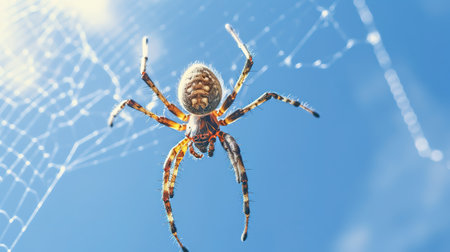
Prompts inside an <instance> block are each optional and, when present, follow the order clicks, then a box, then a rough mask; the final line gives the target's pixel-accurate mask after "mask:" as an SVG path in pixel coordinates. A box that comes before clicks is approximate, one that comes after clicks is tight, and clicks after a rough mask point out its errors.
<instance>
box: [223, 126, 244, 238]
mask: <svg viewBox="0 0 450 252" xmlns="http://www.w3.org/2000/svg"><path fill="white" fill-rule="evenodd" d="M219 141H220V143H221V144H222V147H223V148H224V149H225V151H226V152H227V154H228V158H229V159H230V161H231V164H232V165H233V168H234V171H235V173H236V181H237V182H238V183H242V194H243V198H244V214H245V226H244V232H242V236H241V240H242V241H245V239H247V231H248V220H249V218H250V203H249V199H248V179H247V173H246V172H245V167H244V162H242V156H241V150H240V149H239V145H238V144H237V143H236V140H234V138H233V137H232V136H231V135H229V134H227V133H224V132H222V131H220V132H219Z"/></svg>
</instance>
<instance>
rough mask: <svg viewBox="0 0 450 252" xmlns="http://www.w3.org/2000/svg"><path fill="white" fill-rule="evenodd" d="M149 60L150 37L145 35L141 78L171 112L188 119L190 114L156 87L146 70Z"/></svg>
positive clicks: (185, 119)
mask: <svg viewBox="0 0 450 252" xmlns="http://www.w3.org/2000/svg"><path fill="white" fill-rule="evenodd" d="M147 60H148V38H147V37H143V38H142V60H141V74H142V76H141V78H142V80H144V82H145V83H146V84H147V86H149V87H150V88H151V89H152V90H153V92H155V94H156V95H157V96H158V98H159V99H160V100H161V101H162V102H163V103H164V105H166V107H167V108H168V109H169V111H170V112H172V113H173V114H174V115H175V116H177V117H178V118H180V120H183V121H185V122H186V121H187V120H188V119H189V116H188V115H186V114H185V113H183V112H182V111H181V110H180V109H179V108H178V107H177V106H175V105H174V104H173V103H170V102H169V101H167V99H166V97H164V95H163V94H162V93H161V91H159V89H158V88H157V87H156V85H155V83H153V81H152V79H150V77H149V76H148V74H147V72H146V65H147Z"/></svg>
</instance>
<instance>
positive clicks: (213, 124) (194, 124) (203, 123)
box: [186, 114, 220, 153]
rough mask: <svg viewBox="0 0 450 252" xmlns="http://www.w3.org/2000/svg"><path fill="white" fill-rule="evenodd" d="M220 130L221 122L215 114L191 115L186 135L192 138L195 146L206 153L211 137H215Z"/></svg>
mask: <svg viewBox="0 0 450 252" xmlns="http://www.w3.org/2000/svg"><path fill="white" fill-rule="evenodd" d="M219 131H220V129H219V122H218V121H217V117H216V116H215V115H213V114H208V115H205V116H197V115H191V116H190V118H189V122H188V124H187V127H186V136H187V137H188V138H190V139H192V141H193V142H194V144H195V147H197V148H198V149H199V150H200V151H201V152H203V153H205V152H207V151H208V145H209V143H210V140H211V137H215V136H216V134H217V133H218V132H219Z"/></svg>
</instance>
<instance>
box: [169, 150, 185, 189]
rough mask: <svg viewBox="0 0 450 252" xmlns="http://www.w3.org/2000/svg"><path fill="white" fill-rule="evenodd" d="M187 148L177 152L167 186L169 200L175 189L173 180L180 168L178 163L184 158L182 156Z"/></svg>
mask: <svg viewBox="0 0 450 252" xmlns="http://www.w3.org/2000/svg"><path fill="white" fill-rule="evenodd" d="M187 148H188V145H187V144H186V145H184V146H183V147H182V148H181V150H180V152H178V154H177V157H176V161H175V165H174V166H173V170H172V177H171V178H170V185H169V196H170V198H173V189H174V187H175V180H176V179H177V174H178V167H179V166H180V163H181V161H182V160H183V158H184V154H185V153H186V151H187Z"/></svg>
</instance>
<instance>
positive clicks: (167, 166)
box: [162, 138, 190, 252]
mask: <svg viewBox="0 0 450 252" xmlns="http://www.w3.org/2000/svg"><path fill="white" fill-rule="evenodd" d="M189 141H190V140H189V138H185V139H183V140H181V141H180V142H179V143H178V144H177V145H175V147H173V148H172V150H170V152H169V155H168V156H167V159H166V161H165V163H164V175H163V193H162V200H163V202H164V207H165V209H166V214H167V220H168V221H169V226H170V231H171V232H172V235H173V236H174V237H175V239H176V240H177V242H178V244H179V245H180V247H181V249H182V250H183V252H186V251H188V250H187V248H186V247H184V246H183V244H182V243H181V241H180V239H179V238H178V234H177V228H176V227H175V222H174V219H173V215H172V206H171V205H170V200H169V199H170V194H169V177H170V167H171V166H172V161H173V160H174V158H175V156H177V153H179V151H180V150H181V149H183V148H184V146H185V145H186V144H187V143H188V142H189Z"/></svg>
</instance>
